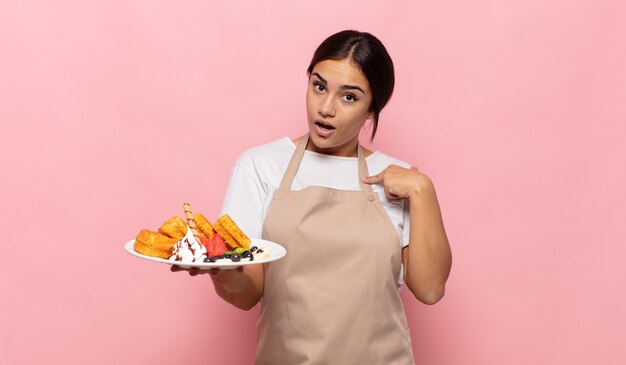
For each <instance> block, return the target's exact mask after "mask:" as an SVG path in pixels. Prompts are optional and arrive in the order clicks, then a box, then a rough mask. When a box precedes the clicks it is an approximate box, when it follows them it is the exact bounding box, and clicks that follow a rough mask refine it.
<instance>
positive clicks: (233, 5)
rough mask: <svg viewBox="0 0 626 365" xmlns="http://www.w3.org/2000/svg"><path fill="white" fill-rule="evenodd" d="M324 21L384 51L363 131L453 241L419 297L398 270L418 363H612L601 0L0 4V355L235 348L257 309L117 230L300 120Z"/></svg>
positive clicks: (610, 55)
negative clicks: (381, 84) (438, 214)
mask: <svg viewBox="0 0 626 365" xmlns="http://www.w3.org/2000/svg"><path fill="white" fill-rule="evenodd" d="M344 28H356V29H360V30H367V31H370V32H372V33H374V34H376V35H377V36H378V37H380V38H381V40H382V41H383V42H384V43H385V44H386V45H387V47H388V49H389V51H390V53H391V54H392V57H393V58H394V61H395V64H396V67H397V88H396V91H395V94H394V96H393V99H392V101H391V103H390V105H389V106H388V108H387V109H386V110H385V112H384V113H383V115H382V120H381V126H380V129H379V134H378V137H377V139H376V142H375V143H374V144H373V146H372V147H373V148H375V149H381V150H383V151H385V152H386V153H388V154H391V155H394V156H396V157H399V158H401V159H404V160H406V161H409V162H411V163H413V164H415V165H417V166H418V167H419V168H420V169H421V170H423V171H424V172H426V173H427V174H429V175H430V176H431V177H432V178H433V180H434V181H435V183H436V186H437V188H438V193H439V197H440V202H441V205H442V209H443V213H444V218H445V222H446V225H447V230H448V234H449V237H450V240H451V243H452V247H453V251H454V267H453V272H452V276H451V278H450V281H449V285H448V289H447V294H446V297H445V298H444V299H443V300H442V301H441V302H440V303H438V304H437V305H435V306H433V307H428V306H425V305H422V304H420V303H418V302H416V301H415V300H414V299H412V298H410V296H409V295H408V294H409V293H408V291H406V290H405V291H403V297H404V299H405V305H406V308H407V313H408V317H409V320H410V325H411V331H412V335H413V344H414V350H415V354H416V358H417V362H418V364H464V365H479V364H480V365H484V364H496V365H500V364H502V365H516V364H568V365H569V364H580V365H582V364H585V365H586V364H624V363H626V350H625V348H624V346H623V341H624V338H626V314H625V312H624V308H626V293H625V291H624V289H623V278H624V277H626V265H624V257H625V255H626V233H625V232H626V231H625V228H624V226H625V223H626V189H625V187H626V173H625V169H624V167H625V166H626V147H624V145H625V144H624V140H625V139H626V127H625V124H626V107H625V106H624V105H625V104H624V100H625V98H626V71H625V68H624V65H625V64H626V48H624V43H623V42H624V39H625V38H626V5H624V2H622V1H618V0H615V1H608V0H605V1H591V0H588V1H556V0H516V1H506V2H502V1H447V2H418V3H414V2H408V1H406V2H393V1H390V2H381V1H344V2H337V1H315V2H307V3H302V2H298V1H274V2H271V5H270V3H268V2H253V1H244V0H237V1H228V2H226V1H224V2H216V3H215V4H213V3H211V2H207V1H198V0H194V1H171V0H169V1H114V0H113V1H95V0H92V1H78V0H76V1H55V2H44V1H40V2H38V1H33V0H21V1H3V2H2V3H0V50H1V52H2V56H1V57H0V123H1V132H2V142H1V143H0V174H1V177H2V178H1V185H0V199H1V204H0V222H2V223H1V225H2V226H1V227H2V230H1V234H2V244H3V247H4V248H5V249H4V253H3V256H4V257H5V260H4V262H3V264H2V265H0V292H1V293H2V298H1V299H0V358H1V360H0V362H2V363H3V364H33V363H49V364H66V363H75V364H173V363H186V364H214V363H222V364H246V363H249V362H250V360H251V358H252V356H253V348H254V341H255V337H254V327H255V321H256V316H257V309H254V310H252V311H251V312H247V313H246V312H240V311H238V310H236V309H234V308H232V307H230V306H228V305H226V304H225V303H223V302H222V301H221V300H220V299H219V298H218V297H217V296H216V294H215V293H214V292H213V289H212V287H211V284H210V280H209V279H208V278H207V277H202V278H189V277H187V276H185V275H180V274H178V275H176V274H172V273H170V272H169V271H168V267H167V266H165V265H158V264H154V263H151V262H147V261H143V260H138V259H137V258H134V257H132V256H130V255H128V254H127V253H125V252H124V251H123V249H122V246H123V244H124V243H125V242H126V241H127V240H129V239H132V238H133V237H134V236H135V235H136V233H137V232H138V231H139V230H140V229H141V228H143V227H150V228H155V227H157V226H158V225H159V224H160V223H161V222H162V221H164V220H165V219H167V218H169V217H170V216H172V215H182V214H183V213H182V208H181V204H182V203H183V202H185V201H189V202H191V203H192V206H193V207H194V208H195V210H201V211H203V212H204V213H205V214H206V215H207V216H209V217H214V218H215V216H216V215H217V213H218V211H219V208H220V205H221V199H222V195H223V192H224V189H225V186H226V183H227V179H228V176H229V172H230V167H231V164H232V163H233V161H234V160H235V159H236V158H237V156H238V155H239V154H240V153H241V152H242V151H243V150H245V149H246V148H249V147H251V146H254V145H256V144H259V143H265V142H268V141H271V140H274V139H276V138H279V137H281V136H284V135H287V136H292V137H295V136H298V135H299V134H301V133H302V132H303V131H304V130H305V127H304V125H305V124H304V123H305V112H304V89H305V83H306V76H305V69H306V66H307V65H308V61H309V58H310V56H311V55H312V52H313V50H314V48H315V47H316V46H317V44H318V43H319V42H320V41H321V40H322V39H323V38H324V37H326V36H327V35H329V34H331V33H333V32H335V31H338V30H341V29H344Z"/></svg>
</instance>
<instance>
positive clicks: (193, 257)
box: [170, 226, 207, 262]
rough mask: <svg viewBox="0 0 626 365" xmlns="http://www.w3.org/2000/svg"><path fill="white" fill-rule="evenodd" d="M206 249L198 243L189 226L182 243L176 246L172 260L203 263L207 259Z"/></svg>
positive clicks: (177, 243) (179, 242)
mask: <svg viewBox="0 0 626 365" xmlns="http://www.w3.org/2000/svg"><path fill="white" fill-rule="evenodd" d="M206 253H207V252H206V247H204V246H203V245H202V244H200V243H199V242H198V241H196V238H195V237H194V236H193V233H192V232H191V229H189V226H187V233H186V234H185V237H183V238H182V239H181V240H180V241H178V242H176V243H175V244H174V251H173V253H172V256H171V257H170V260H174V261H180V262H202V261H204V259H205V258H206Z"/></svg>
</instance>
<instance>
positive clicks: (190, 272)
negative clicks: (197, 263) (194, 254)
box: [189, 267, 200, 276]
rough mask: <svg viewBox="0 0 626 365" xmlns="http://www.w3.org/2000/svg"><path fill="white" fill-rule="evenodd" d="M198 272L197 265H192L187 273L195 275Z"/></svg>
mask: <svg viewBox="0 0 626 365" xmlns="http://www.w3.org/2000/svg"><path fill="white" fill-rule="evenodd" d="M199 273H200V270H199V269H198V268H197V267H192V268H191V269H189V275H191V276H196V275H198V274H199Z"/></svg>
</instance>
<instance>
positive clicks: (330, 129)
mask: <svg viewBox="0 0 626 365" xmlns="http://www.w3.org/2000/svg"><path fill="white" fill-rule="evenodd" d="M315 125H316V126H318V127H320V128H322V129H326V130H329V131H332V130H333V129H335V127H333V126H332V125H330V124H327V123H324V122H323V121H321V120H316V121H315Z"/></svg>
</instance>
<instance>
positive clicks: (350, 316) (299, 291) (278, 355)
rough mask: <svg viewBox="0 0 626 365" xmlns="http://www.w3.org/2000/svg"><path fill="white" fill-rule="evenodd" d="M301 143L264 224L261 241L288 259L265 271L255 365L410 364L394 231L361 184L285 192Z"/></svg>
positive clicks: (361, 167) (303, 144)
mask: <svg viewBox="0 0 626 365" xmlns="http://www.w3.org/2000/svg"><path fill="white" fill-rule="evenodd" d="M308 139H309V136H308V134H307V135H306V136H305V137H304V138H303V139H302V140H301V142H300V144H299V145H298V147H297V148H296V151H295V153H294V154H293V156H292V158H291V161H290V162H289V166H288V167H287V171H286V172H285V175H284V176H283V179H282V181H281V184H280V187H279V188H278V190H277V191H276V193H275V195H274V198H273V200H272V203H271V205H270V208H269V211H268V213H267V216H266V218H265V222H264V223H263V238H264V239H267V240H271V241H274V242H278V243H280V244H282V245H283V246H285V247H286V249H287V256H285V258H283V259H281V260H278V261H275V262H272V263H269V264H267V265H266V266H265V291H264V293H263V299H262V301H261V315H260V318H259V322H258V326H257V336H258V344H257V354H256V360H255V364H257V365H265V364H271V365H283V364H284V365H294V364H323V365H326V364H341V365H348V364H359V365H362V364H381V365H382V364H385V365H391V364H401V365H405V364H414V360H413V352H412V349H411V339H410V335H409V330H408V326H407V322H406V317H405V313H404V308H403V306H402V302H401V301H400V295H399V293H398V289H397V283H398V278H399V275H400V263H401V256H402V255H401V245H400V242H399V239H398V235H397V234H396V232H395V229H394V227H393V224H392V223H391V220H390V219H389V216H388V215H387V213H386V212H385V210H384V208H383V206H382V204H381V203H380V200H379V199H378V195H377V194H376V193H374V192H373V191H372V187H371V186H369V185H367V184H363V183H360V184H361V190H362V191H346V190H337V189H330V188H323V187H318V186H309V187H307V188H305V189H303V190H301V191H292V190H291V183H292V182H293V178H294V176H295V175H296V171H297V170H298V166H299V165H300V161H301V160H302V156H303V155H304V151H305V148H306V145H307V143H308ZM357 155H358V164H359V181H360V179H361V178H362V177H364V176H368V171H367V164H366V163H365V157H364V156H363V152H362V149H361V146H359V147H358V152H357ZM321 173H325V172H321Z"/></svg>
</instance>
